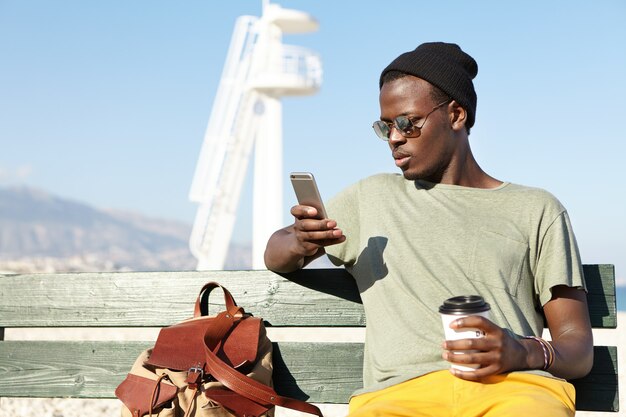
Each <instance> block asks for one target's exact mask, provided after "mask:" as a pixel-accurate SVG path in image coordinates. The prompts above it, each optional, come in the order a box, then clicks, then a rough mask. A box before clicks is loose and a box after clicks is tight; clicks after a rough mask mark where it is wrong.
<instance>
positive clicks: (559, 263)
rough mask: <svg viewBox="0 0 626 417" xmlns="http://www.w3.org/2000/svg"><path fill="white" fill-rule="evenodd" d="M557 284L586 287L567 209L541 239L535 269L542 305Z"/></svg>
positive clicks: (537, 290) (537, 289)
mask: <svg viewBox="0 0 626 417" xmlns="http://www.w3.org/2000/svg"><path fill="white" fill-rule="evenodd" d="M557 285H567V286H568V287H574V288H581V289H584V290H586V289H587V288H586V286H585V280H584V276H583V270H582V264H581V260H580V253H579V251H578V245H577V243H576V237H575V236H574V232H573V230H572V225H571V223H570V219H569V216H568V215H567V212H566V211H565V210H563V211H562V212H561V213H560V214H559V215H558V216H557V217H556V219H555V220H554V221H553V222H551V223H550V224H549V225H548V226H547V228H546V230H545V232H544V233H543V238H542V239H541V244H540V247H539V251H538V256H537V264H536V269H535V291H536V292H537V294H539V299H540V302H541V305H545V304H546V303H547V302H548V301H550V299H551V298H552V291H551V290H552V288H553V287H555V286H557Z"/></svg>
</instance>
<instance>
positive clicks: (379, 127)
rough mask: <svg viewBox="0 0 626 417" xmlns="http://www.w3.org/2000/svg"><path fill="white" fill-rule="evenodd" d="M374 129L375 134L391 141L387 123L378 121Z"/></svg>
mask: <svg viewBox="0 0 626 417" xmlns="http://www.w3.org/2000/svg"><path fill="white" fill-rule="evenodd" d="M372 127H373V128H374V132H376V135H377V136H378V137H379V138H381V139H389V126H387V123H385V122H383V121H381V120H377V121H375V122H374V124H373V125H372Z"/></svg>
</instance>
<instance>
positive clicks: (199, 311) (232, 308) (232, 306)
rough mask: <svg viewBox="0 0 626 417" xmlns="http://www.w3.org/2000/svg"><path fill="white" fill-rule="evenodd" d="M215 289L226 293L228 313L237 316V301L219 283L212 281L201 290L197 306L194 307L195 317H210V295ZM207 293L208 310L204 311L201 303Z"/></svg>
mask: <svg viewBox="0 0 626 417" xmlns="http://www.w3.org/2000/svg"><path fill="white" fill-rule="evenodd" d="M215 288H221V289H222V291H224V304H225V305H226V311H228V312H229V313H230V314H233V315H234V314H237V310H238V307H237V303H236V302H235V299H234V298H233V296H232V294H231V293H230V291H228V290H227V289H226V288H224V287H222V286H221V285H220V284H218V283H217V282H214V281H211V282H207V283H206V284H204V286H203V287H202V289H201V290H200V293H199V294H198V298H197V299H196V305H195V306H194V309H193V316H194V317H200V316H208V315H209V311H208V310H209V307H208V299H209V295H210V294H211V291H213V290H214V289H215ZM205 291H206V298H207V306H206V309H203V308H202V305H201V302H202V298H204V297H205V294H204V293H205ZM203 310H204V311H203Z"/></svg>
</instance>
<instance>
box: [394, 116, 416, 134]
mask: <svg viewBox="0 0 626 417" xmlns="http://www.w3.org/2000/svg"><path fill="white" fill-rule="evenodd" d="M394 123H395V125H396V127H397V128H398V130H399V131H400V132H402V133H404V134H408V135H410V134H411V133H412V132H413V123H411V119H409V118H408V117H406V116H399V117H396V119H395V120H394Z"/></svg>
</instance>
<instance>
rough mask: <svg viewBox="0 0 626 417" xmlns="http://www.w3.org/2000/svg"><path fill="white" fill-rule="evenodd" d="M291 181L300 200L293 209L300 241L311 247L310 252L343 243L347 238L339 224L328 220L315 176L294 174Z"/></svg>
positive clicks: (301, 173)
mask: <svg viewBox="0 0 626 417" xmlns="http://www.w3.org/2000/svg"><path fill="white" fill-rule="evenodd" d="M290 179H291V184H292V185H293V189H294V191H295V193H296V197H297V199H298V205H296V206H294V207H292V208H291V214H292V215H293V216H294V217H295V219H296V220H295V223H294V231H295V232H296V235H297V238H298V240H299V241H301V242H303V244H304V243H306V244H307V246H309V247H308V248H307V249H308V251H313V249H314V248H318V249H319V247H320V246H328V245H334V244H337V243H341V242H343V241H344V240H345V236H344V235H343V232H342V231H341V230H340V229H338V228H337V222H336V221H334V220H329V219H328V215H327V213H326V208H325V207H324V202H323V201H322V198H321V196H320V193H319V190H318V188H317V184H316V182H315V178H314V177H313V174H311V173H310V172H292V173H291V174H290Z"/></svg>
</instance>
